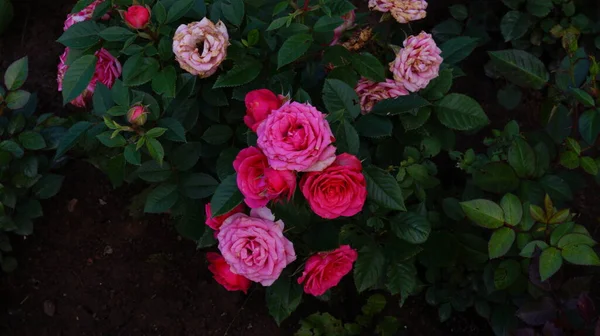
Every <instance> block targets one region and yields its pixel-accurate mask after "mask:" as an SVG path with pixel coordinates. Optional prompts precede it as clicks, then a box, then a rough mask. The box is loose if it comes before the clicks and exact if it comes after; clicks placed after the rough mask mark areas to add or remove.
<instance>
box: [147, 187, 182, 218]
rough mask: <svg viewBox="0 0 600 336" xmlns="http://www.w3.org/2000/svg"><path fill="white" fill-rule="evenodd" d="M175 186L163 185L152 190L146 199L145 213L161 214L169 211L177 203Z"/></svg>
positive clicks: (177, 196)
mask: <svg viewBox="0 0 600 336" xmlns="http://www.w3.org/2000/svg"><path fill="white" fill-rule="evenodd" d="M178 198H179V195H178V194H177V185H175V184H169V183H163V184H159V185H158V186H157V187H156V188H154V189H153V190H152V191H151V192H150V193H149V194H148V197H147V198H146V204H145V205H144V212H145V213H163V212H166V211H168V210H169V209H171V207H173V205H175V203H176V202H177V199H178Z"/></svg>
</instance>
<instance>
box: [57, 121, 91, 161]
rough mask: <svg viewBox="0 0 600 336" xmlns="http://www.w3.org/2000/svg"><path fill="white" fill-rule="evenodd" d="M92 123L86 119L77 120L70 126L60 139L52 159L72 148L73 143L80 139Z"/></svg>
mask: <svg viewBox="0 0 600 336" xmlns="http://www.w3.org/2000/svg"><path fill="white" fill-rule="evenodd" d="M92 126H93V124H92V123H90V122H88V121H79V122H77V123H76V124H75V125H73V126H71V128H69V130H68V131H67V133H66V134H65V135H64V136H63V137H62V139H61V140H60V144H59V145H58V148H57V149H56V155H55V156H54V160H56V159H58V158H60V157H61V156H63V155H64V154H65V153H66V152H67V151H68V150H70V149H71V148H73V146H75V144H77V142H78V141H79V139H81V137H82V136H83V135H84V134H85V132H86V131H87V130H88V129H90V127H92Z"/></svg>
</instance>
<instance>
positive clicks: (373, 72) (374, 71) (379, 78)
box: [352, 53, 385, 82]
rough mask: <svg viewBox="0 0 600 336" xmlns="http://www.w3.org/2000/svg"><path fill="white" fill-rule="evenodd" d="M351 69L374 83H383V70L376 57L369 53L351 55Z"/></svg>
mask: <svg viewBox="0 0 600 336" xmlns="http://www.w3.org/2000/svg"><path fill="white" fill-rule="evenodd" d="M352 67H353V68H354V69H355V70H356V72H358V73H359V74H360V75H361V76H363V77H365V78H368V79H370V80H372V81H375V82H384V81H385V68H384V67H383V65H382V64H381V62H379V60H378V59H377V57H375V56H373V55H371V54H369V53H361V54H354V55H352Z"/></svg>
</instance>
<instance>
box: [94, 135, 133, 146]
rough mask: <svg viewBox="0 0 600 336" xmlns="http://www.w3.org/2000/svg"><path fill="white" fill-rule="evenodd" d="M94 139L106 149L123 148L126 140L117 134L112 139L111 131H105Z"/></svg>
mask: <svg viewBox="0 0 600 336" xmlns="http://www.w3.org/2000/svg"><path fill="white" fill-rule="evenodd" d="M96 138H97V139H98V140H99V141H100V142H101V143H102V144H103V145H104V146H106V147H109V148H115V147H124V146H125V145H126V144H127V140H125V138H124V137H123V136H122V135H121V134H117V136H115V137H114V138H113V137H112V131H106V132H103V133H100V134H98V135H96Z"/></svg>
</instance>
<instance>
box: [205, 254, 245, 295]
mask: <svg viewBox="0 0 600 336" xmlns="http://www.w3.org/2000/svg"><path fill="white" fill-rule="evenodd" d="M206 259H207V260H208V262H209V263H210V265H208V269H209V270H210V271H211V272H212V274H213V278H214V279H215V280H216V281H217V282H218V283H219V284H221V285H222V286H223V287H225V289H227V290H228V291H230V292H233V291H238V290H241V291H242V292H244V293H245V294H248V288H250V280H248V279H246V278H244V277H243V276H241V275H238V274H235V273H233V272H231V269H230V267H229V265H228V264H227V262H225V258H223V256H222V255H220V254H218V253H215V252H208V253H207V254H206Z"/></svg>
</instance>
